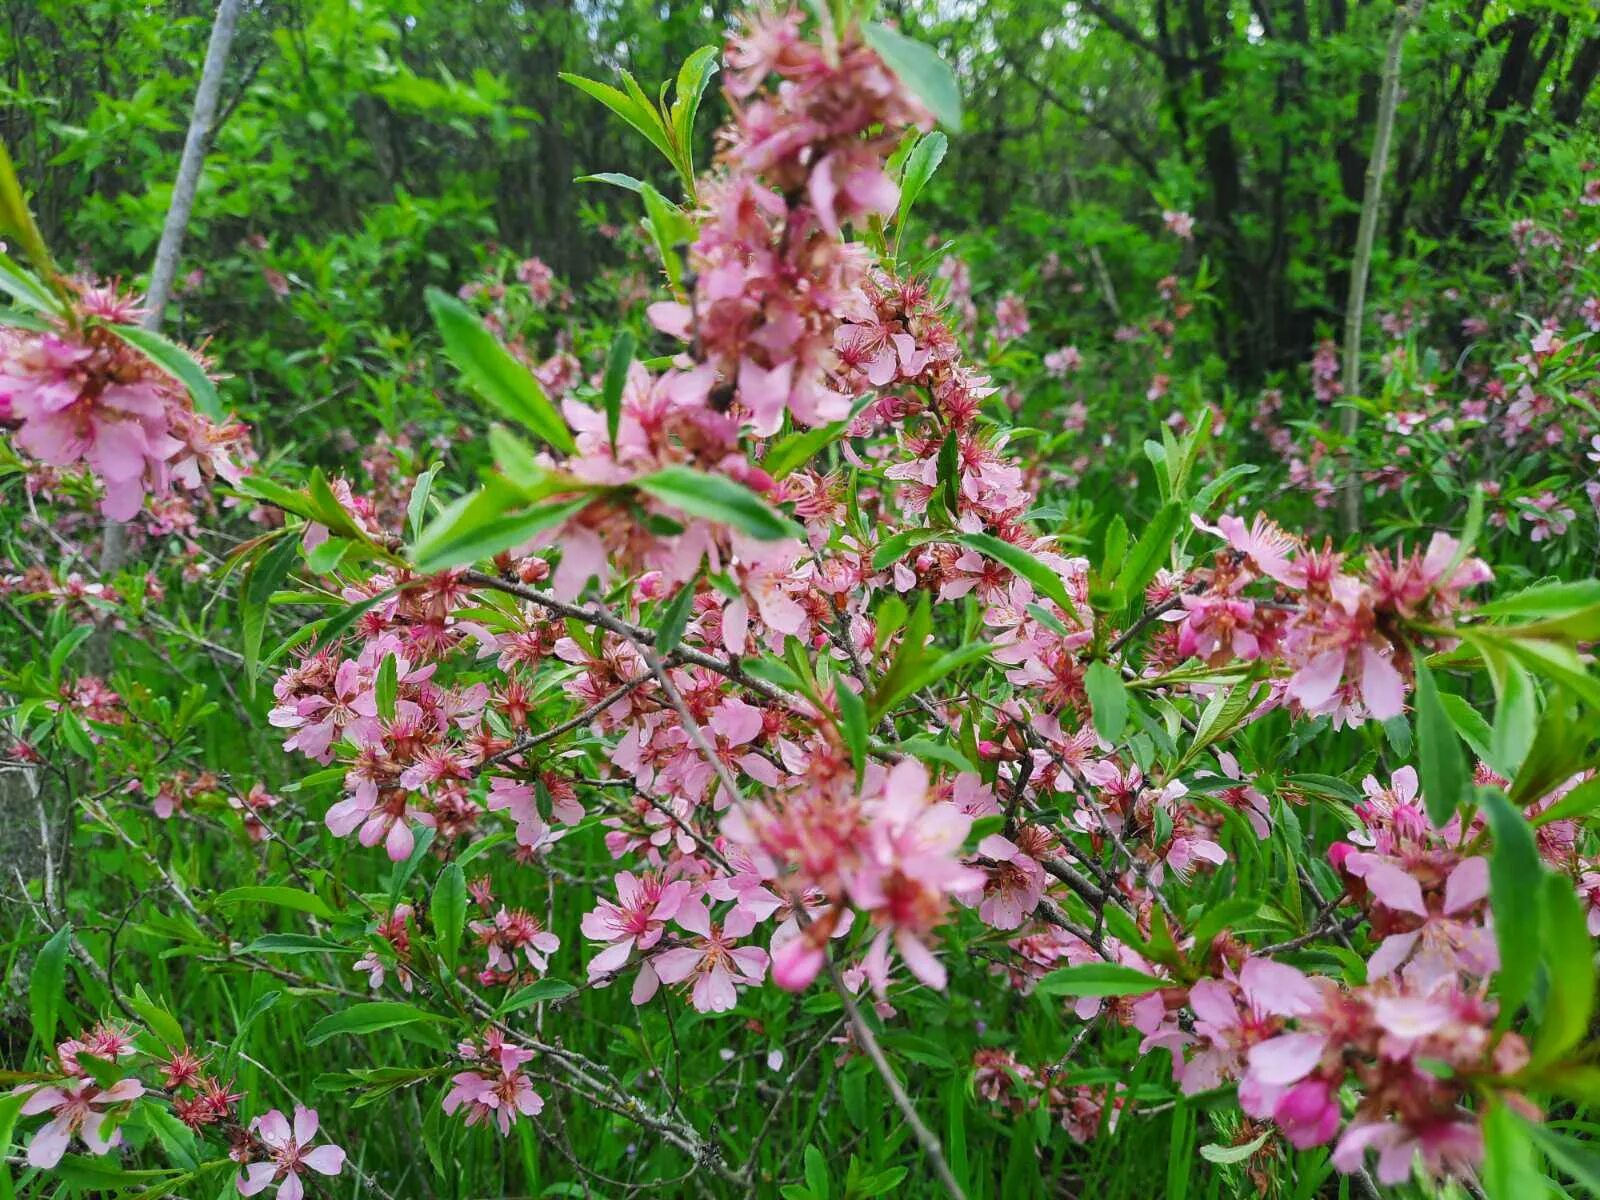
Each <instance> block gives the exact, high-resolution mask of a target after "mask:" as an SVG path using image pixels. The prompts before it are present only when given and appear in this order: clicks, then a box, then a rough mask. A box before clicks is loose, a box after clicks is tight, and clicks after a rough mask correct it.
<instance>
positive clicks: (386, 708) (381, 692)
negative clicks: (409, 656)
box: [372, 654, 399, 721]
mask: <svg viewBox="0 0 1600 1200" xmlns="http://www.w3.org/2000/svg"><path fill="white" fill-rule="evenodd" d="M398 672H399V667H398V665H397V664H396V662H395V657H394V655H393V654H385V655H384V656H383V661H382V662H381V663H379V664H378V675H377V678H376V679H374V680H373V681H372V695H373V699H374V700H375V701H377V705H378V715H379V716H380V717H382V718H383V719H384V720H385V721H392V720H394V702H395V696H396V693H397V692H398V691H399V682H398Z"/></svg>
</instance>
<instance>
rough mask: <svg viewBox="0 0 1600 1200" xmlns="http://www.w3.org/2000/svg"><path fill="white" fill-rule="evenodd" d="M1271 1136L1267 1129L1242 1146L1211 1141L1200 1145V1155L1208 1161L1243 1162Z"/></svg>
mask: <svg viewBox="0 0 1600 1200" xmlns="http://www.w3.org/2000/svg"><path fill="white" fill-rule="evenodd" d="M1271 1136H1272V1131H1271V1130H1268V1131H1267V1132H1266V1133H1263V1134H1261V1135H1260V1136H1259V1137H1255V1138H1252V1139H1251V1140H1250V1141H1248V1142H1245V1143H1244V1144H1243V1145H1242V1146H1221V1145H1218V1144H1216V1143H1215V1142H1213V1143H1211V1144H1210V1145H1206V1146H1201V1147H1200V1157H1201V1158H1203V1159H1205V1160H1206V1161H1207V1162H1209V1163H1218V1164H1227V1163H1238V1162H1244V1160H1245V1159H1247V1158H1249V1157H1250V1156H1251V1155H1252V1154H1254V1153H1255V1152H1256V1151H1257V1150H1259V1149H1261V1147H1263V1146H1265V1145H1266V1144H1267V1139H1268V1138H1269V1137H1271Z"/></svg>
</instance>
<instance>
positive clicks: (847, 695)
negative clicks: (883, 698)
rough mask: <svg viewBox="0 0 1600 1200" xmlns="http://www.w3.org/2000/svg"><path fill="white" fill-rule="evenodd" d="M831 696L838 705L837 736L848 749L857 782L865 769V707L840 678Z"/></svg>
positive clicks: (840, 677) (835, 681)
mask: <svg viewBox="0 0 1600 1200" xmlns="http://www.w3.org/2000/svg"><path fill="white" fill-rule="evenodd" d="M833 694H834V696H835V698H836V699H837V701H838V704H839V735H840V736H841V737H843V738H844V744H845V745H846V746H848V747H849V749H850V761H851V762H852V763H853V764H854V765H855V768H856V779H857V780H859V779H860V778H861V772H862V771H864V770H866V767H867V706H866V703H865V702H864V701H863V700H862V699H861V697H860V696H859V695H858V694H857V693H856V692H855V691H853V690H852V689H851V687H850V685H849V684H848V683H846V682H845V680H844V678H843V677H842V676H838V677H835V679H834V684H833Z"/></svg>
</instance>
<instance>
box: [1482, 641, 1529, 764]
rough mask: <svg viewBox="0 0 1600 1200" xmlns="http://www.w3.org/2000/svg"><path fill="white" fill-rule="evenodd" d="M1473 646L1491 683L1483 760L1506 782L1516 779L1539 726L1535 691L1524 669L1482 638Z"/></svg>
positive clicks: (1526, 669) (1526, 670) (1525, 668)
mask: <svg viewBox="0 0 1600 1200" xmlns="http://www.w3.org/2000/svg"><path fill="white" fill-rule="evenodd" d="M1473 644H1474V645H1475V646H1476V647H1477V648H1478V650H1479V652H1480V653H1481V654H1482V655H1483V661H1484V663H1485V665H1486V666H1488V668H1489V679H1490V681H1491V682H1492V683H1493V684H1494V697H1495V708H1494V725H1493V726H1492V727H1491V729H1490V731H1489V753H1488V754H1485V755H1484V756H1483V757H1484V759H1485V760H1486V761H1487V762H1488V763H1489V764H1490V765H1491V766H1492V767H1494V769H1495V770H1496V771H1498V772H1499V773H1500V774H1502V775H1504V776H1505V777H1506V778H1507V779H1513V778H1515V777H1516V775H1517V772H1518V771H1519V770H1521V768H1522V762H1523V760H1524V759H1525V758H1527V756H1528V751H1529V749H1530V748H1531V747H1532V746H1533V738H1534V733H1535V731H1536V730H1537V729H1538V727H1539V690H1538V685H1537V684H1535V683H1534V681H1533V676H1532V675H1531V674H1530V673H1529V672H1528V668H1527V667H1525V666H1523V665H1522V664H1521V663H1520V662H1518V661H1517V660H1516V659H1514V658H1512V657H1511V656H1510V655H1508V654H1506V653H1505V652H1504V651H1503V650H1501V649H1500V648H1499V647H1498V646H1496V645H1494V644H1492V643H1490V642H1488V641H1485V640H1483V639H1475V640H1474V641H1473Z"/></svg>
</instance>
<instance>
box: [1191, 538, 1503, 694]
mask: <svg viewBox="0 0 1600 1200" xmlns="http://www.w3.org/2000/svg"><path fill="white" fill-rule="evenodd" d="M1196 524H1197V525H1199V526H1200V528H1202V529H1205V530H1206V531H1207V532H1210V533H1212V534H1215V535H1216V536H1218V537H1220V538H1222V539H1224V540H1225V541H1226V542H1227V543H1228V547H1229V551H1230V552H1231V553H1224V554H1222V555H1219V556H1218V559H1217V562H1216V565H1215V566H1213V567H1212V568H1211V569H1210V570H1209V571H1205V572H1197V573H1195V577H1194V582H1193V584H1190V585H1187V586H1185V587H1184V589H1183V590H1181V591H1179V590H1177V587H1176V584H1175V583H1174V584H1172V585H1169V586H1171V588H1172V591H1171V594H1170V596H1169V597H1161V598H1162V599H1166V600H1168V602H1169V603H1175V605H1176V606H1175V607H1173V608H1172V609H1171V610H1170V611H1169V612H1167V613H1166V614H1165V616H1164V619H1165V620H1168V621H1171V622H1174V623H1177V624H1178V625H1179V636H1178V642H1177V646H1176V652H1177V656H1178V658H1180V659H1183V658H1189V657H1191V656H1195V657H1199V658H1202V659H1205V660H1206V661H1207V662H1209V663H1211V664H1213V665H1220V664H1222V663H1225V662H1232V661H1245V662H1251V661H1255V660H1257V659H1265V660H1268V661H1272V662H1277V663H1282V664H1283V666H1284V667H1285V669H1286V670H1288V671H1289V672H1290V674H1289V676H1288V680H1287V682H1286V683H1285V684H1283V686H1282V695H1283V697H1284V698H1285V699H1287V700H1291V701H1293V702H1294V703H1295V704H1296V705H1297V706H1298V707H1299V709H1300V710H1301V711H1303V712H1305V713H1308V714H1310V715H1313V716H1330V717H1332V718H1333V720H1334V722H1335V724H1336V725H1337V724H1346V723H1348V724H1356V723H1359V722H1360V721H1362V720H1365V719H1366V718H1368V717H1371V718H1374V719H1376V720H1380V721H1386V720H1388V719H1389V718H1391V717H1396V716H1399V715H1400V713H1401V712H1402V711H1403V709H1404V704H1405V693H1406V674H1407V673H1408V671H1409V663H1410V647H1409V645H1408V643H1407V641H1406V638H1405V636H1403V635H1404V632H1405V629H1406V625H1407V623H1408V622H1416V621H1423V622H1429V623H1434V624H1437V623H1441V622H1444V621H1447V620H1448V619H1449V618H1450V617H1451V616H1452V615H1453V614H1454V613H1456V612H1457V611H1459V609H1460V608H1461V606H1462V604H1463V596H1462V593H1463V592H1465V591H1467V590H1468V589H1470V588H1472V587H1475V586H1477V585H1478V584H1481V583H1485V582H1487V581H1488V580H1489V579H1490V578H1491V577H1492V576H1491V573H1490V571H1489V568H1488V567H1487V566H1486V565H1485V564H1484V563H1483V561H1482V560H1481V559H1477V558H1471V557H1465V556H1463V555H1460V554H1458V553H1457V551H1458V549H1459V545H1458V543H1457V542H1456V540H1455V539H1454V538H1452V537H1451V536H1450V535H1449V534H1445V533H1438V534H1435V535H1434V536H1433V539H1432V540H1431V541H1430V542H1429V543H1428V548H1427V550H1426V551H1417V552H1413V553H1412V554H1409V555H1407V554H1405V553H1404V552H1403V551H1402V550H1398V549H1397V550H1396V551H1395V552H1394V553H1393V554H1392V555H1384V554H1382V553H1379V552H1376V551H1374V552H1371V553H1370V554H1369V555H1368V559H1367V563H1366V566H1365V569H1364V570H1362V571H1361V572H1360V573H1359V574H1353V573H1350V572H1348V571H1346V570H1345V569H1344V566H1345V563H1344V558H1343V556H1342V555H1339V554H1337V553H1335V552H1334V551H1333V550H1331V549H1329V548H1324V549H1322V550H1314V549H1312V548H1310V547H1308V546H1306V545H1305V544H1304V543H1303V542H1302V541H1301V540H1300V539H1299V538H1296V537H1293V536H1292V535H1290V534H1288V533H1286V532H1285V531H1284V530H1282V529H1281V528H1279V527H1278V526H1277V525H1275V524H1274V523H1273V522H1272V521H1270V520H1268V519H1267V518H1266V517H1264V516H1260V515H1258V516H1257V517H1256V518H1255V520H1254V521H1253V522H1252V523H1251V524H1250V525H1248V526H1247V525H1246V524H1245V523H1244V521H1243V520H1242V519H1240V518H1238V517H1223V518H1221V520H1220V521H1219V522H1218V524H1217V526H1215V527H1211V526H1206V525H1203V524H1201V523H1200V522H1199V520H1198V518H1197V519H1196ZM1260 580H1266V581H1270V582H1271V583H1272V584H1273V585H1275V587H1274V593H1273V595H1272V596H1271V597H1268V598H1265V599H1262V598H1256V597H1254V596H1252V595H1250V594H1248V593H1247V592H1246V590H1245V589H1246V588H1247V587H1248V586H1249V585H1250V584H1252V583H1255V582H1257V581H1260ZM1412 636H1413V637H1417V636H1419V635H1416V634H1413V635H1412Z"/></svg>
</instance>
